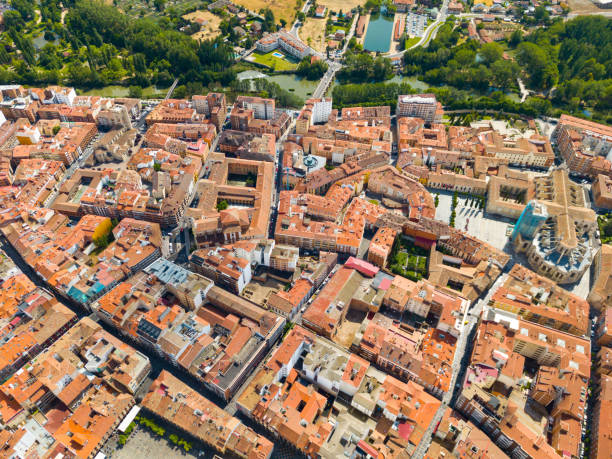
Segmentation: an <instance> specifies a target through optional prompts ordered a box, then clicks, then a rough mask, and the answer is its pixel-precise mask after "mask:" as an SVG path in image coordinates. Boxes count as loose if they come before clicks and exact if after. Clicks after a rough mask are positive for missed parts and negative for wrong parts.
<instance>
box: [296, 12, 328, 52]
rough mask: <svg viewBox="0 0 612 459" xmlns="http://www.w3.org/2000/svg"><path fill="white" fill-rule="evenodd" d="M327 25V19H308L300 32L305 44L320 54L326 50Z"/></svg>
mask: <svg viewBox="0 0 612 459" xmlns="http://www.w3.org/2000/svg"><path fill="white" fill-rule="evenodd" d="M325 23H326V20H325V19H319V18H306V21H305V22H304V25H303V26H302V27H300V30H299V31H298V34H299V35H300V38H301V39H302V41H303V42H304V43H306V44H307V45H308V46H310V47H311V48H313V49H315V50H316V51H320V52H324V51H325V48H326V40H325Z"/></svg>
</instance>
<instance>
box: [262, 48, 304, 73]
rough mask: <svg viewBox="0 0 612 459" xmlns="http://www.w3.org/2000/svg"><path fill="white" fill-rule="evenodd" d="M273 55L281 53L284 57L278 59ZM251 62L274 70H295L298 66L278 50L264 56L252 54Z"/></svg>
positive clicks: (293, 60)
mask: <svg viewBox="0 0 612 459" xmlns="http://www.w3.org/2000/svg"><path fill="white" fill-rule="evenodd" d="M274 53H281V54H283V55H285V57H284V58H280V57H277V56H274ZM253 61H254V62H257V63H258V64H262V65H266V66H268V67H270V68H272V69H274V70H296V69H297V66H298V62H297V61H296V60H295V59H293V58H292V57H290V56H287V55H286V54H285V53H283V52H282V51H278V50H274V51H270V52H269V53H266V54H262V53H258V52H254V53H253Z"/></svg>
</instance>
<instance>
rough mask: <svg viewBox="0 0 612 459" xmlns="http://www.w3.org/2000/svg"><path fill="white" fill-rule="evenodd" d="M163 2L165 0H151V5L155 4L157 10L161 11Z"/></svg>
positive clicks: (164, 2)
mask: <svg viewBox="0 0 612 459" xmlns="http://www.w3.org/2000/svg"><path fill="white" fill-rule="evenodd" d="M165 4H166V0H153V5H155V9H156V10H157V11H163V9H164V6H165Z"/></svg>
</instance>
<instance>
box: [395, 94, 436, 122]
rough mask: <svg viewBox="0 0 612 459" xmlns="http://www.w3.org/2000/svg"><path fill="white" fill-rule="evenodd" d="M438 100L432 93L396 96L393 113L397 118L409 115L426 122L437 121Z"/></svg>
mask: <svg viewBox="0 0 612 459" xmlns="http://www.w3.org/2000/svg"><path fill="white" fill-rule="evenodd" d="M438 110H439V106H438V101H437V100H436V96H435V95H433V94H411V95H400V96H397V107H396V109H395V114H396V115H397V117H398V118H400V117H404V116H410V117H413V118H421V119H423V120H425V122H427V123H433V122H434V121H437V113H438Z"/></svg>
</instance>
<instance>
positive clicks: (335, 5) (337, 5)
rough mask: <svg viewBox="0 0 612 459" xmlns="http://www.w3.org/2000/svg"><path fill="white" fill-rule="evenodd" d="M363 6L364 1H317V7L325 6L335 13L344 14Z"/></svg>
mask: <svg viewBox="0 0 612 459" xmlns="http://www.w3.org/2000/svg"><path fill="white" fill-rule="evenodd" d="M365 4H366V0H317V5H323V6H326V7H327V8H329V9H330V10H332V11H335V12H339V11H340V10H342V11H343V12H344V13H346V12H347V11H351V10H352V9H353V8H357V7H358V6H363V5H365Z"/></svg>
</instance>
